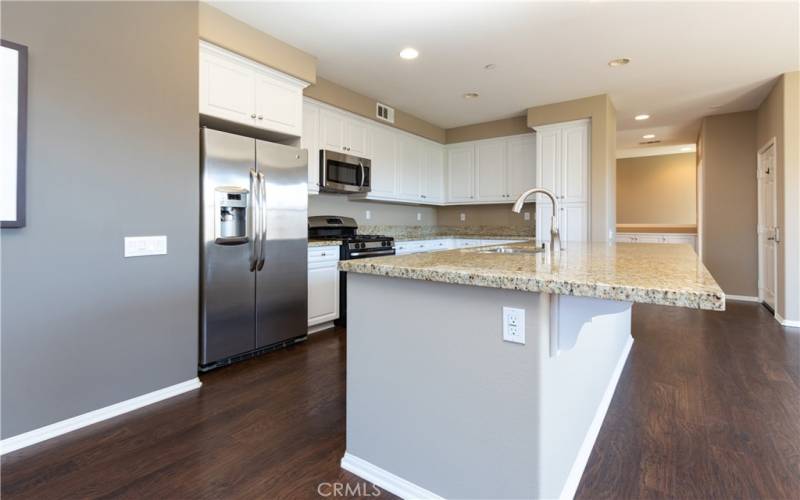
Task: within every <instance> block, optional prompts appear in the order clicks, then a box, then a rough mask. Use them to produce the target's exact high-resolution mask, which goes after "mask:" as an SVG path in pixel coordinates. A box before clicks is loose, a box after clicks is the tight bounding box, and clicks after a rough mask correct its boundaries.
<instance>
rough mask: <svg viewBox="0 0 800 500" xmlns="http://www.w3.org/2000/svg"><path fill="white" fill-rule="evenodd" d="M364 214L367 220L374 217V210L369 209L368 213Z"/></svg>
mask: <svg viewBox="0 0 800 500" xmlns="http://www.w3.org/2000/svg"><path fill="white" fill-rule="evenodd" d="M364 216H365V217H366V218H367V220H370V219H371V218H372V212H371V211H370V210H367V213H366V214H364Z"/></svg>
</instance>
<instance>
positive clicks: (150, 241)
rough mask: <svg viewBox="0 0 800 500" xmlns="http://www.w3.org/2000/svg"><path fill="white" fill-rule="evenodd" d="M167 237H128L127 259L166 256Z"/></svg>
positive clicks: (126, 238)
mask: <svg viewBox="0 0 800 500" xmlns="http://www.w3.org/2000/svg"><path fill="white" fill-rule="evenodd" d="M166 254H167V237H166V236H126V237H125V253H124V256H125V257H144V256H145V255H166Z"/></svg>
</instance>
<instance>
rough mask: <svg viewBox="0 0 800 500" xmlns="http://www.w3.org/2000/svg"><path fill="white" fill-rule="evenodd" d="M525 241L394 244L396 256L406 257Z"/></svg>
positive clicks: (465, 239) (422, 241) (440, 241)
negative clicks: (411, 254) (415, 254)
mask: <svg viewBox="0 0 800 500" xmlns="http://www.w3.org/2000/svg"><path fill="white" fill-rule="evenodd" d="M523 241H526V240H524V239H518V240H513V239H512V240H479V239H473V238H441V239H436V240H413V241H398V242H396V243H395V252H396V253H397V255H408V254H410V253H423V252H439V251H443V250H454V249H457V248H472V247H482V246H489V245H504V244H508V243H520V242H523Z"/></svg>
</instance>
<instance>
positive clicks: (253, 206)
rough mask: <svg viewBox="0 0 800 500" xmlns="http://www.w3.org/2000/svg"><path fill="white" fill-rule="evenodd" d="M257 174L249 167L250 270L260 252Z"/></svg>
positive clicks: (255, 264)
mask: <svg viewBox="0 0 800 500" xmlns="http://www.w3.org/2000/svg"><path fill="white" fill-rule="evenodd" d="M257 179H258V174H256V171H255V170H253V169H250V214H251V215H250V219H251V229H252V231H253V247H252V251H251V253H250V271H255V270H256V266H257V265H258V256H259V254H260V253H261V247H260V240H259V231H260V228H259V219H260V215H259V214H260V213H261V210H260V209H259V191H258V190H259V184H258V180H257Z"/></svg>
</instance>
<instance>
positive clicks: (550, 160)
mask: <svg viewBox="0 0 800 500" xmlns="http://www.w3.org/2000/svg"><path fill="white" fill-rule="evenodd" d="M536 184H537V185H538V186H539V187H543V188H545V189H549V190H550V191H552V192H553V193H554V194H555V195H556V196H560V194H561V193H560V191H559V190H560V188H561V131H560V129H558V128H548V129H541V130H538V131H537V132H536ZM544 199H545V198H544V196H542V195H537V201H539V200H544Z"/></svg>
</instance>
